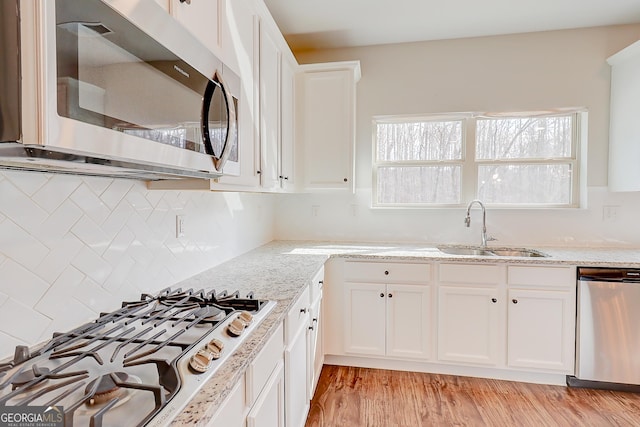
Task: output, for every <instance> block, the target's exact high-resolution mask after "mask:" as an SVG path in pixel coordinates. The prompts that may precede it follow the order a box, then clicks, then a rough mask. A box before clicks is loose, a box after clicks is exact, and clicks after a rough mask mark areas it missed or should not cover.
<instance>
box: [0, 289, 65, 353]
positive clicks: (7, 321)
mask: <svg viewBox="0 0 640 427" xmlns="http://www.w3.org/2000/svg"><path fill="white" fill-rule="evenodd" d="M62 307H64V306H62ZM18 319H20V321H18ZM50 323H51V319H50V318H49V317H47V316H45V315H44V314H42V312H41V311H39V310H37V309H34V308H32V307H31V306H29V305H25V304H21V303H19V302H18V301H16V300H14V299H12V298H9V299H8V300H6V301H5V303H4V304H2V306H0V325H2V332H4V333H5V334H7V335H10V336H12V337H14V338H17V339H19V340H21V341H24V342H25V343H29V344H33V343H34V342H37V340H38V338H39V337H40V336H41V335H42V333H43V332H44V331H45V330H46V328H47V327H48V326H49V324H50ZM7 350H10V349H7Z"/></svg>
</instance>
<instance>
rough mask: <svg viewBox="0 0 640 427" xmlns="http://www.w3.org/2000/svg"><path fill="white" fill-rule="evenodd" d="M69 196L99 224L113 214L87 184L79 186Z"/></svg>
mask: <svg viewBox="0 0 640 427" xmlns="http://www.w3.org/2000/svg"><path fill="white" fill-rule="evenodd" d="M69 198H70V199H71V200H73V202H74V203H75V204H76V205H78V207H79V208H80V209H82V211H83V212H84V213H85V215H86V216H88V217H89V218H91V219H92V220H93V221H94V222H95V223H97V224H102V223H103V222H104V220H106V219H107V217H108V216H109V215H110V214H111V209H109V207H108V206H107V205H106V204H105V203H104V202H103V201H102V200H101V199H100V198H99V197H98V196H96V195H95V193H93V191H91V190H90V189H89V186H87V185H81V186H80V187H78V189H77V190H76V191H74V192H73V194H71V196H70V197H69Z"/></svg>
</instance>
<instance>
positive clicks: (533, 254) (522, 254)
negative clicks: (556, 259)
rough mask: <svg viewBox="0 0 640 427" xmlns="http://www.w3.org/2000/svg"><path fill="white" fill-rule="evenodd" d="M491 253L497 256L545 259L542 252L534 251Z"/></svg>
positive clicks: (510, 250)
mask: <svg viewBox="0 0 640 427" xmlns="http://www.w3.org/2000/svg"><path fill="white" fill-rule="evenodd" d="M491 252H492V253H493V254H494V255H497V256H520V257H545V256H546V255H545V254H543V253H542V252H538V251H534V250H532V249H491Z"/></svg>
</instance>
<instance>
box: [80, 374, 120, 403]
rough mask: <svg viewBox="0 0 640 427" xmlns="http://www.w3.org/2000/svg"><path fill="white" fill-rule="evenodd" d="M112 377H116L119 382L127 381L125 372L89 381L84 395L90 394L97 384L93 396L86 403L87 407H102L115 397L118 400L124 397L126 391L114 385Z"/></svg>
mask: <svg viewBox="0 0 640 427" xmlns="http://www.w3.org/2000/svg"><path fill="white" fill-rule="evenodd" d="M112 375H114V376H116V377H117V379H118V381H120V382H126V381H127V380H128V379H129V374H127V373H125V372H115V373H113V374H105V375H102V376H100V377H98V378H96V379H95V380H93V381H91V382H90V383H89V384H87V387H86V388H85V389H84V392H85V394H89V393H91V391H92V390H93V388H94V387H95V386H96V382H98V386H97V388H96V390H95V393H94V394H93V396H92V397H91V398H90V399H89V400H88V401H87V405H89V406H94V405H102V404H104V403H107V402H109V401H110V400H111V399H114V398H116V397H117V398H118V399H120V398H122V397H124V396H125V395H126V393H127V391H126V389H124V388H120V386H118V385H116V383H115V381H114V379H113V377H112Z"/></svg>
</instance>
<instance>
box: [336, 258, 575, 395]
mask: <svg viewBox="0 0 640 427" xmlns="http://www.w3.org/2000/svg"><path fill="white" fill-rule="evenodd" d="M420 265H421V264H420V263H412V264H405V263H390V262H388V261H387V260H384V261H381V262H376V261H375V260H371V261H350V260H332V261H330V263H329V264H328V266H329V267H328V268H327V272H328V273H327V286H326V288H325V289H326V290H325V295H324V300H325V301H326V304H328V305H327V308H326V309H325V312H326V313H325V314H326V317H325V323H326V324H327V325H328V330H330V331H331V332H328V330H327V331H325V334H324V336H325V341H326V342H325V349H326V354H327V356H325V357H326V358H328V360H329V363H338V364H351V363H353V364H356V365H357V366H368V367H381V368H389V367H392V369H403V365H399V364H398V363H394V361H393V359H396V361H397V360H409V361H415V362H421V361H424V362H429V363H424V364H419V365H412V366H414V367H418V369H420V368H419V367H420V366H422V367H423V368H422V369H425V370H426V371H431V370H434V371H436V372H443V373H453V374H463V375H466V374H473V375H478V376H484V375H487V376H494V377H497V378H509V379H520V378H521V379H524V380H527V381H541V382H546V381H551V382H552V383H560V382H562V381H563V378H564V375H567V374H569V375H570V374H573V372H574V360H575V358H574V353H575V301H576V285H575V281H576V277H575V266H566V265H536V264H531V265H526V264H518V263H508V262H496V263H491V264H489V263H486V262H468V261H467V262H465V263H461V262H434V263H432V264H431V266H432V267H435V268H434V270H437V271H436V272H435V274H433V278H431V274H430V273H429V271H428V270H429V269H428V268H426V269H425V270H424V271H421V267H420ZM423 265H427V266H428V265H429V264H423ZM422 268H425V267H422ZM421 278H422V279H421ZM420 280H422V282H423V283H420V282H419V281H420ZM396 281H397V282H400V281H402V282H404V283H395V282H396ZM363 356H365V357H366V359H364V358H363Z"/></svg>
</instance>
